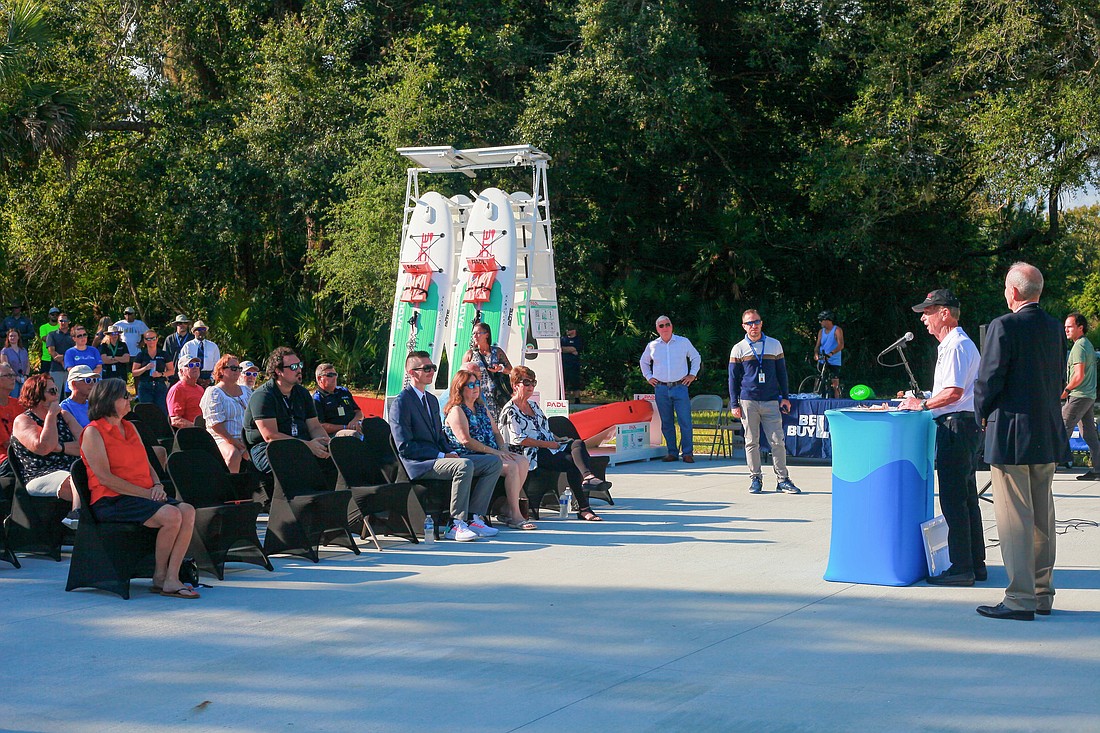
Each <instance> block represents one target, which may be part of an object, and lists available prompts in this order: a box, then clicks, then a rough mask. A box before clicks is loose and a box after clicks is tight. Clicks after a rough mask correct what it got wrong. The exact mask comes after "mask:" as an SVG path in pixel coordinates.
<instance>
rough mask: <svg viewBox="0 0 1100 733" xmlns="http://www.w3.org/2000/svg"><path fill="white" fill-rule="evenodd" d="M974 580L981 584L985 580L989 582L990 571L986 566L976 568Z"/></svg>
mask: <svg viewBox="0 0 1100 733" xmlns="http://www.w3.org/2000/svg"><path fill="white" fill-rule="evenodd" d="M974 580H976V581H978V582H979V583H980V582H982V581H983V580H989V571H988V570H986V568H985V565H977V566H975V567H974Z"/></svg>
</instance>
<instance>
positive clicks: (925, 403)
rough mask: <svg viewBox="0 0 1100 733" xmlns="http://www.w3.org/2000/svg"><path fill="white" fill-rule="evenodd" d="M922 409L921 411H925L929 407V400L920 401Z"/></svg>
mask: <svg viewBox="0 0 1100 733" xmlns="http://www.w3.org/2000/svg"><path fill="white" fill-rule="evenodd" d="M920 409H921V412H924V411H925V410H927V409H928V400H921V401H920Z"/></svg>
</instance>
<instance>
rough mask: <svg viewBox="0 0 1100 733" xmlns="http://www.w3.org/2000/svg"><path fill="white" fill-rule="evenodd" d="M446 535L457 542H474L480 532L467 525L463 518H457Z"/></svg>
mask: <svg viewBox="0 0 1100 733" xmlns="http://www.w3.org/2000/svg"><path fill="white" fill-rule="evenodd" d="M444 536H445V537H446V538H447V539H449V540H455V541H456V542H472V541H474V540H476V539H477V538H478V533H477V532H475V531H473V530H472V529H470V528H469V527H467V526H466V523H465V522H463V521H462V520H461V519H456V520H455V521H454V522H453V523H452V524H451V528H450V529H448V530H447V534H446V535H444Z"/></svg>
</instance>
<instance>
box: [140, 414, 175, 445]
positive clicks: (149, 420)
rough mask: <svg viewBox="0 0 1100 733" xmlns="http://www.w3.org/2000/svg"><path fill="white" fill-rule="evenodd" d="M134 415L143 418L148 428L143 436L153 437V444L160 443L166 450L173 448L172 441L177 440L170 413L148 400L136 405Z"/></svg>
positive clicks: (142, 420)
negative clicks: (167, 413) (165, 412)
mask: <svg viewBox="0 0 1100 733" xmlns="http://www.w3.org/2000/svg"><path fill="white" fill-rule="evenodd" d="M133 416H134V417H135V418H136V419H138V420H141V422H143V423H144V424H145V427H146V428H147V429H148V431H150V432H148V433H147V434H146V435H143V436H142V437H143V438H145V439H146V440H148V439H149V438H148V437H147V436H150V437H151V438H152V441H151V442H152V444H153V445H159V446H161V447H162V448H164V450H166V451H171V450H172V442H173V441H174V440H175V430H174V429H173V428H172V423H171V422H169V420H168V415H166V414H164V412H163V411H162V410H161V409H160V408H159V407H157V406H156V405H154V404H150V403H148V402H145V403H142V402H139V403H138V404H136V405H134V409H133Z"/></svg>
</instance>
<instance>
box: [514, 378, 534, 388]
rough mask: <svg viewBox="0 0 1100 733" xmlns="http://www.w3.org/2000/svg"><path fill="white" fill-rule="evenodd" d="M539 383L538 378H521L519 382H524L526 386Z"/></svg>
mask: <svg viewBox="0 0 1100 733" xmlns="http://www.w3.org/2000/svg"><path fill="white" fill-rule="evenodd" d="M538 383H539V380H537V379H521V380H519V382H518V384H522V385H523V386H524V387H534V386H535V385H536V384H538Z"/></svg>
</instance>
